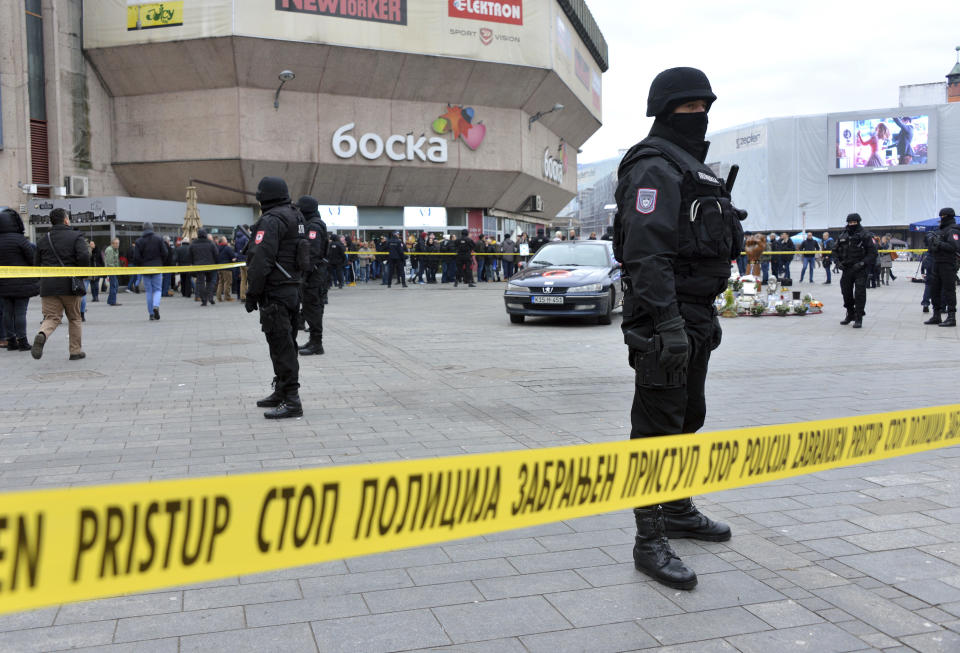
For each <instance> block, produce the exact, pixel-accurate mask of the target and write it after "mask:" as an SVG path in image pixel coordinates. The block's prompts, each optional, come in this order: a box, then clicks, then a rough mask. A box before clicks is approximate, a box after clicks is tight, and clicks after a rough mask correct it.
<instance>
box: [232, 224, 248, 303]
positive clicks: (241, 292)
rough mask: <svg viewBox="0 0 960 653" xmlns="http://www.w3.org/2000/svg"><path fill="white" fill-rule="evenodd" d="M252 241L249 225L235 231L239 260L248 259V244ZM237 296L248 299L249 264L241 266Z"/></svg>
mask: <svg viewBox="0 0 960 653" xmlns="http://www.w3.org/2000/svg"><path fill="white" fill-rule="evenodd" d="M249 242H250V230H249V229H248V228H247V225H243V226H242V227H237V228H236V229H235V230H234V232H233V249H234V251H235V252H236V254H237V262H238V263H239V262H241V261H242V262H244V263H246V261H247V254H246V252H247V244H248V243H249ZM237 296H238V297H239V298H240V301H242V302H243V301H246V300H247V266H245V265H244V266H243V267H241V268H240V285H239V286H238V288H237Z"/></svg>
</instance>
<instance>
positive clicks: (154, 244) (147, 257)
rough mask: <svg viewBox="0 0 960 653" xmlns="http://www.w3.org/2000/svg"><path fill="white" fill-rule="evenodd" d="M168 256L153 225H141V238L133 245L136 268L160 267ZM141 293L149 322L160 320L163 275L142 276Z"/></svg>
mask: <svg viewBox="0 0 960 653" xmlns="http://www.w3.org/2000/svg"><path fill="white" fill-rule="evenodd" d="M169 256H170V251H169V249H168V248H167V244H166V243H165V242H163V239H162V238H160V236H158V235H157V234H155V233H153V223H150V222H144V223H143V236H141V237H140V238H138V239H137V242H136V243H134V245H133V264H134V265H135V266H137V267H150V268H154V267H162V266H163V265H164V264H166V262H167V259H168V258H169ZM142 278H143V291H144V293H145V294H146V296H147V314H148V315H149V318H150V320H151V321H154V320H159V319H160V295H161V287H162V285H163V273H161V272H156V273H153V274H144V275H143V277H142Z"/></svg>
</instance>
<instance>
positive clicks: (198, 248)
mask: <svg viewBox="0 0 960 653" xmlns="http://www.w3.org/2000/svg"><path fill="white" fill-rule="evenodd" d="M217 254H218V252H217V246H216V245H214V244H213V241H212V240H210V237H209V236H207V232H206V230H204V229H198V230H197V237H196V238H195V239H194V240H193V242H192V243H190V265H215V264H216V262H217ZM216 288H217V271H216V270H202V271H199V272H197V298H199V300H200V305H201V306H206V305H207V302H209V303H210V304H214V303H216V302H214V301H213V293H214V291H215V290H216Z"/></svg>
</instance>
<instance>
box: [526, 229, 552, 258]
mask: <svg viewBox="0 0 960 653" xmlns="http://www.w3.org/2000/svg"><path fill="white" fill-rule="evenodd" d="M544 232H545V230H544V228H543V227H537V235H536V236H534V237H533V238H531V239H530V253H531V254H536V253H537V250H538V249H540V248H541V247H543V246H544V245H546V244H547V243H549V242H550V239H549V238H547V237H546V235H545V233H544Z"/></svg>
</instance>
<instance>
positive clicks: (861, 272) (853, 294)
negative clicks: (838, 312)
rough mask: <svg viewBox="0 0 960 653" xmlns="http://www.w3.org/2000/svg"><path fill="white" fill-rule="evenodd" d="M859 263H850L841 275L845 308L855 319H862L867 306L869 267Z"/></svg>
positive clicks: (841, 288) (841, 290)
mask: <svg viewBox="0 0 960 653" xmlns="http://www.w3.org/2000/svg"><path fill="white" fill-rule="evenodd" d="M858 265H860V264H859V263H849V264H847V266H846V267H845V268H843V272H842V273H841V274H840V292H841V294H842V295H843V307H844V308H845V309H847V313H849V314H851V315H853V316H854V317H855V318H857V317H859V318H862V317H863V315H864V312H863V311H864V308H865V307H866V305H867V267H866V265H862V266H860V267H859V269H858V268H857V266H858Z"/></svg>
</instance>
